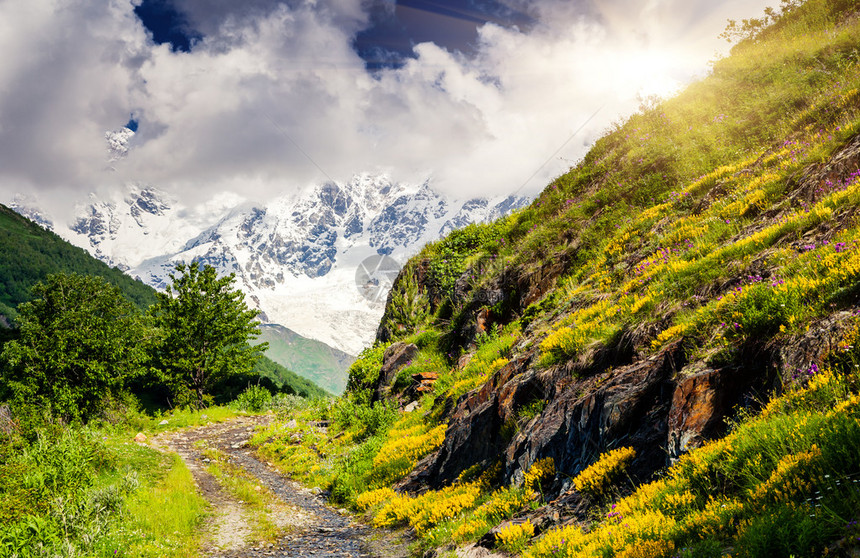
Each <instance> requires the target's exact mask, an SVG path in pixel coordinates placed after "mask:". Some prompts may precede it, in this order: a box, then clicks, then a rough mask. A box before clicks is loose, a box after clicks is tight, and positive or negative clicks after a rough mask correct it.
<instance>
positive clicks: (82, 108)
mask: <svg viewBox="0 0 860 558" xmlns="http://www.w3.org/2000/svg"><path fill="white" fill-rule="evenodd" d="M773 3H774V2H772V1H770V0H725V1H722V2H715V1H714V0H408V1H392V0H285V1H284V0H280V1H279V0H243V1H240V2H237V1H235V0H65V1H57V0H0V52H3V53H4V54H3V56H2V57H0V201H2V202H8V200H10V199H11V197H12V195H13V194H14V193H16V192H21V193H26V194H30V195H35V196H37V197H38V198H39V199H40V200H42V201H43V203H44V204H53V205H54V207H53V209H54V210H55V211H56V210H58V209H60V208H64V207H65V208H68V207H71V206H72V205H73V204H74V203H77V202H79V201H81V200H82V199H83V198H85V197H86V195H87V193H89V192H97V193H103V192H106V191H111V190H116V189H118V188H123V187H124V185H127V184H129V183H139V184H148V185H155V186H157V187H159V188H162V189H164V190H167V191H169V192H171V193H173V194H174V195H177V196H179V197H180V198H181V199H184V200H185V201H186V203H191V204H193V203H199V202H202V201H205V200H207V199H210V198H211V196H212V195H214V194H215V193H218V192H237V193H239V194H240V195H242V196H243V197H245V198H248V199H251V200H255V201H266V200H268V199H271V198H272V197H274V196H278V195H282V194H284V193H288V192H291V191H294V190H296V189H300V188H304V187H306V186H307V185H309V184H313V183H319V182H322V181H325V180H336V181H345V180H348V179H349V178H350V177H351V176H352V175H353V174H355V173H359V172H384V173H387V174H388V175H389V176H390V177H391V178H392V179H394V180H396V181H404V182H421V181H423V180H426V179H430V180H431V181H432V183H433V184H434V186H436V187H437V188H438V189H440V190H442V191H445V192H447V193H450V194H452V195H454V196H457V197H460V198H464V197H471V196H476V195H499V194H507V193H511V192H519V193H524V194H534V193H536V192H537V191H539V190H540V189H541V188H542V187H543V186H544V185H546V184H547V182H548V181H549V180H551V179H552V178H553V177H555V176H558V175H559V174H561V173H563V172H565V171H566V170H567V169H568V168H569V167H571V166H572V165H574V164H575V163H576V162H577V161H578V159H579V158H580V157H582V156H583V155H584V154H585V152H586V151H587V149H588V147H589V145H590V144H591V143H592V142H593V141H594V140H595V139H596V138H597V137H599V136H600V135H602V134H603V133H604V132H605V131H606V130H607V129H608V128H609V126H610V125H611V124H612V123H613V122H617V121H618V120H619V119H621V118H623V117H624V115H627V114H630V113H631V112H633V111H635V110H636V108H637V106H638V104H639V101H638V99H639V98H641V97H642V96H645V95H650V94H659V95H667V94H669V93H670V92H672V91H673V90H677V89H678V88H679V87H681V86H683V84H685V83H688V82H689V81H690V80H691V79H693V78H695V77H697V76H702V75H704V74H705V73H706V72H707V71H708V68H709V66H708V62H709V61H712V60H714V59H715V57H716V56H717V54H718V53H719V52H725V51H726V49H727V45H726V44H725V43H724V42H721V41H720V40H719V39H718V38H717V37H718V35H719V33H720V32H721V31H722V30H723V28H724V27H725V23H726V20H727V19H728V18H733V19H741V18H747V17H755V16H759V15H761V13H762V11H763V9H764V7H765V6H767V5H770V4H773ZM127 124H128V125H130V126H132V127H133V128H136V134H135V136H134V138H133V139H132V142H131V144H130V150H129V154H128V156H127V157H125V158H124V159H123V160H121V161H116V162H113V163H111V164H110V165H108V164H107V153H106V142H105V132H106V131H109V130H116V129H118V128H121V127H122V126H124V125H127Z"/></svg>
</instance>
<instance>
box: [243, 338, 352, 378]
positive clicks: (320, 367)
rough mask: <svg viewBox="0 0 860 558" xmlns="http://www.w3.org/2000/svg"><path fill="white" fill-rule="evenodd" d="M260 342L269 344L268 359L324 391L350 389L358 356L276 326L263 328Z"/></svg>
mask: <svg viewBox="0 0 860 558" xmlns="http://www.w3.org/2000/svg"><path fill="white" fill-rule="evenodd" d="M258 340H259V341H260V342H261V343H262V342H267V343H269V350H268V351H266V356H268V357H269V358H270V359H272V360H273V361H275V362H277V363H278V364H280V365H282V366H285V367H286V368H289V369H290V370H293V371H295V372H296V373H297V374H299V375H300V376H302V377H304V378H308V379H309V380H311V381H313V382H314V383H315V384H316V385H318V386H321V387H322V388H323V389H326V390H328V391H329V392H331V393H336V394H340V393H343V390H344V388H346V371H347V370H348V369H349V366H350V365H351V364H352V363H353V361H354V360H355V357H353V356H350V355H348V354H346V353H344V352H343V351H339V350H337V349H335V348H333V347H329V346H328V345H326V344H325V343H322V342H320V341H316V340H314V339H308V338H307V337H302V336H301V335H299V334H298V333H296V332H294V331H292V330H290V329H288V328H285V327H283V326H279V325H276V324H264V325H262V326H261V327H260V337H258Z"/></svg>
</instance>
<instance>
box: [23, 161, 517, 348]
mask: <svg viewBox="0 0 860 558" xmlns="http://www.w3.org/2000/svg"><path fill="white" fill-rule="evenodd" d="M526 201H527V200H526V199H525V198H517V197H499V198H497V199H471V200H460V201H457V200H452V199H450V198H448V197H445V196H443V195H442V194H440V193H438V192H436V191H435V190H434V189H433V188H432V186H431V185H430V184H429V183H426V182H425V183H423V184H420V185H409V184H400V183H395V182H392V181H391V180H389V179H388V178H387V177H386V176H384V175H372V174H361V175H356V176H355V177H353V178H352V179H351V180H350V181H349V182H346V183H335V182H326V183H324V184H319V185H316V186H313V187H309V188H307V189H306V190H305V191H303V192H301V193H299V194H292V195H289V196H283V197H279V198H277V199H274V200H272V201H269V202H268V203H263V204H260V203H257V204H255V203H250V202H248V201H246V200H242V199H241V198H239V197H238V196H222V197H218V198H215V199H213V200H210V201H209V202H208V203H207V204H206V205H203V206H201V207H197V208H189V207H185V206H183V205H182V204H181V203H180V202H179V201H178V200H176V199H174V198H173V197H171V196H170V195H168V194H167V193H165V192H162V191H160V190H158V189H156V188H153V187H146V186H142V185H135V186H132V187H130V188H129V189H128V190H127V192H125V193H124V195H122V196H119V195H117V196H116V198H115V199H102V200H99V199H96V198H95V197H93V196H91V198H90V199H89V200H88V202H87V203H84V204H82V205H80V206H79V207H78V210H77V217H76V218H75V219H74V220H73V221H72V222H71V223H69V224H68V225H67V226H66V225H60V224H58V223H56V222H55V223H54V225H53V227H52V228H53V230H54V231H55V232H56V233H57V234H59V235H60V236H63V237H65V238H67V239H68V240H69V241H71V242H73V243H74V244H77V245H78V246H81V247H83V248H86V249H87V250H88V251H90V252H91V253H92V254H94V255H95V256H96V257H98V258H99V259H101V260H103V261H105V262H107V263H109V264H110V265H114V266H117V267H119V268H121V269H123V270H125V271H126V272H127V273H129V274H130V275H132V276H136V277H139V278H140V279H141V280H143V281H144V282H145V283H148V284H150V285H152V286H153V287H155V288H157V289H164V288H165V287H166V286H167V285H168V284H169V282H170V279H169V274H170V273H172V272H173V270H174V269H175V266H176V264H177V263H180V262H186V263H187V262H190V261H195V260H196V261H200V262H201V263H206V264H209V265H212V266H214V267H216V268H217V269H218V270H219V272H221V273H223V274H227V273H234V274H235V275H236V281H237V285H238V286H239V287H240V288H241V289H242V290H243V291H244V292H245V293H246V295H247V297H248V302H249V303H250V304H254V305H256V306H257V307H258V308H259V309H260V310H261V311H262V313H263V314H262V316H261V317H262V318H263V320H264V321H267V322H269V323H276V324H281V325H283V326H285V327H287V328H290V329H292V330H294V331H296V332H298V333H299V334H301V335H303V336H305V337H310V338H312V339H317V340H320V341H323V342H324V343H327V344H328V345H331V346H333V347H336V348H338V349H341V350H343V351H345V352H347V353H350V354H357V353H358V352H359V351H360V350H361V349H362V348H364V347H365V346H366V345H368V344H369V343H370V342H371V341H372V339H373V335H374V332H375V330H376V326H377V324H378V321H379V319H380V317H381V315H382V312H383V304H384V302H385V301H384V297H382V298H378V299H375V300H368V299H366V298H365V297H364V296H363V295H362V293H361V291H360V290H359V288H358V286H357V285H356V270H357V269H358V268H359V266H360V265H361V263H362V261H364V260H365V259H366V258H368V257H370V256H376V255H386V256H390V257H391V258H393V259H395V260H397V261H399V262H405V261H406V259H407V258H408V257H410V256H411V255H413V254H415V253H416V252H417V251H418V250H420V249H421V247H422V246H424V244H425V243H427V242H430V241H433V240H436V239H438V238H440V237H441V236H442V235H444V234H446V233H448V232H449V231H451V230H453V229H455V228H459V227H462V226H465V225H466V224H468V223H472V222H480V221H486V220H489V219H494V218H497V217H499V216H501V215H503V214H505V213H507V212H509V211H511V210H513V209H516V208H517V207H520V206H522V205H523V204H524V203H525V202H526ZM19 211H20V212H24V211H27V212H29V213H30V214H34V215H39V216H40V217H41V219H42V220H43V221H50V220H49V219H48V218H47V217H45V216H44V215H41V214H40V213H38V210H37V209H34V206H33V204H32V203H30V204H23V203H22V204H20V207H19Z"/></svg>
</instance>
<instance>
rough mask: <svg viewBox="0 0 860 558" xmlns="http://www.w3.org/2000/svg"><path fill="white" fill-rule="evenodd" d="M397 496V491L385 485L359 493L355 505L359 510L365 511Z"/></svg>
mask: <svg viewBox="0 0 860 558" xmlns="http://www.w3.org/2000/svg"><path fill="white" fill-rule="evenodd" d="M397 496H398V494H397V493H396V492H394V491H393V490H391V489H390V488H388V487H387V486H384V487H382V488H377V489H376V490H368V491H367V492H362V493H361V494H359V495H358V498H356V500H355V505H356V507H357V508H358V509H359V510H361V511H365V510H367V509H369V508H373V507H375V506H378V505H379V504H381V503H382V502H386V501H389V500H392V499H393V498H395V497H397Z"/></svg>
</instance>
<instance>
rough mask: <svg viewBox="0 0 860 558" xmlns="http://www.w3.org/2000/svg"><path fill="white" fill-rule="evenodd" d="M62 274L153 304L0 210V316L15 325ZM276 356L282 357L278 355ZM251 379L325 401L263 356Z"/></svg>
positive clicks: (144, 293) (134, 286)
mask: <svg viewBox="0 0 860 558" xmlns="http://www.w3.org/2000/svg"><path fill="white" fill-rule="evenodd" d="M60 272H73V273H78V274H81V275H98V276H100V277H102V278H104V279H105V280H106V281H108V282H109V283H111V284H113V285H116V286H117V287H119V289H120V290H121V291H122V293H123V294H124V295H125V296H126V297H127V298H128V299H129V300H130V301H132V302H133V303H134V304H135V305H136V306H137V307H138V308H139V309H140V310H146V309H147V308H149V306H150V305H152V304H154V303H155V290H154V289H153V288H152V287H150V286H148V285H145V284H143V283H141V282H140V281H136V280H134V279H132V278H131V277H129V276H128V275H126V274H125V273H123V272H122V271H120V270H119V269H116V268H111V267H110V266H108V265H106V264H104V263H103V262H101V261H99V260H97V259H95V258H93V257H92V256H91V255H90V254H89V253H88V252H87V251H86V250H83V249H81V248H78V247H76V246H73V245H71V244H69V243H68V242H66V241H65V240H63V239H61V238H60V237H59V236H57V235H56V234H54V233H52V232H50V231H47V230H45V229H43V228H42V227H40V226H39V225H37V224H35V223H33V222H32V221H30V220H28V219H27V218H25V217H22V216H21V215H19V214H17V213H15V212H14V211H12V210H11V209H9V208H7V207H5V206H2V205H0V316H4V317H5V318H7V321H8V322H11V323H14V319H15V316H16V314H17V311H16V308H17V307H18V305H19V304H21V303H22V302H26V301H27V300H29V299H30V289H31V288H32V287H33V285H35V284H36V283H38V282H39V281H42V280H44V279H45V278H46V277H47V276H48V275H50V274H52V273H60ZM275 353H276V354H281V353H282V351H275ZM268 356H269V357H271V356H272V355H271V354H269V355H268ZM332 358H334V357H332ZM344 370H345V368H344ZM253 374H254V376H255V377H256V376H262V377H266V378H270V379H271V380H273V381H274V382H275V384H277V386H278V387H280V388H281V389H284V390H286V391H288V392H291V393H296V394H298V395H302V396H305V397H326V396H328V393H327V392H326V391H325V390H324V389H321V388H320V387H319V386H317V385H316V384H314V383H313V381H312V380H309V379H307V376H305V377H302V376H300V375H298V374H296V373H294V372H292V371H290V370H288V369H287V368H285V367H284V366H283V365H280V364H278V363H276V362H273V361H272V360H270V359H269V358H266V357H264V358H263V359H261V361H260V362H259V363H257V365H256V367H255V368H254V371H253ZM344 376H345V373H344ZM341 389H342V388H341Z"/></svg>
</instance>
